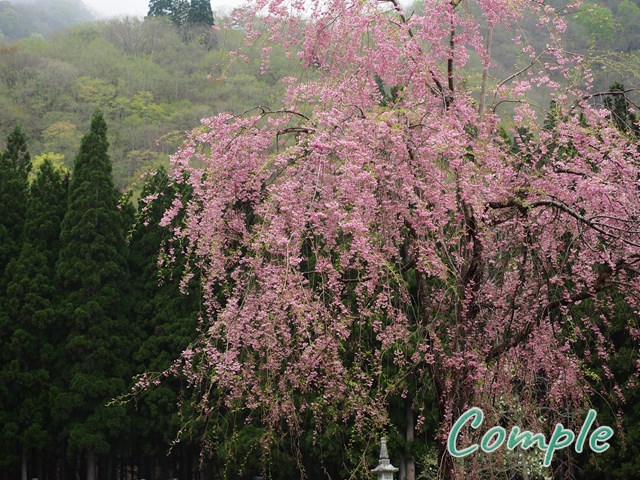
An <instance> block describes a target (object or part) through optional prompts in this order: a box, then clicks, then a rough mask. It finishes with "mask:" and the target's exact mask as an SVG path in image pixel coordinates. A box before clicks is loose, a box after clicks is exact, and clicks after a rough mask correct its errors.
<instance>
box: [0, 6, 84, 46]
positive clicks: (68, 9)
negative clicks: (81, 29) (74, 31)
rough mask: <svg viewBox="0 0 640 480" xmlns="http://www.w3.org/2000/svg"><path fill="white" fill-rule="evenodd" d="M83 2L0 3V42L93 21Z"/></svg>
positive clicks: (45, 33) (47, 32)
mask: <svg viewBox="0 0 640 480" xmlns="http://www.w3.org/2000/svg"><path fill="white" fill-rule="evenodd" d="M94 19H95V16H94V15H93V14H92V13H91V12H90V11H89V9H88V8H87V6H86V5H85V4H84V3H82V1H81V0H11V1H6V0H3V1H0V41H9V42H11V41H14V40H18V39H19V38H22V37H28V36H29V35H31V34H34V33H36V34H41V35H47V34H49V33H51V32H53V31H55V30H59V29H61V28H64V27H68V26H70V25H77V24H79V23H83V22H87V21H90V20H94Z"/></svg>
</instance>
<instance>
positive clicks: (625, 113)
mask: <svg viewBox="0 0 640 480" xmlns="http://www.w3.org/2000/svg"><path fill="white" fill-rule="evenodd" d="M609 93H610V95H609V96H607V97H606V98H605V102H604V104H605V106H606V107H607V109H608V110H609V111H610V112H611V119H612V121H613V123H614V125H615V126H616V127H617V128H618V130H620V131H621V132H628V133H631V134H634V135H638V134H639V133H640V132H639V129H638V125H637V123H636V122H637V119H636V116H635V114H634V113H632V112H631V110H630V104H629V100H628V99H627V96H626V92H625V88H624V85H623V84H621V83H620V82H615V83H613V84H611V86H610V87H609Z"/></svg>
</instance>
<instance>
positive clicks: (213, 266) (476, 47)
mask: <svg viewBox="0 0 640 480" xmlns="http://www.w3.org/2000/svg"><path fill="white" fill-rule="evenodd" d="M576 6H577V5H570V6H567V7H566V8H564V9H562V10H560V11H555V10H554V9H553V8H551V7H550V6H549V5H546V4H543V3H539V2H525V1H520V0H490V1H486V0H482V1H479V2H478V3H477V4H475V3H472V2H470V1H467V2H463V1H461V0H457V1H430V0H427V1H426V2H425V14H423V15H420V14H417V13H415V14H413V15H411V16H409V15H407V14H405V13H404V12H403V10H402V8H401V7H400V6H399V4H398V3H396V2H395V1H393V0H391V1H386V2H383V1H352V0H331V1H329V2H324V1H293V2H284V1H281V0H260V1H257V2H255V3H254V4H252V6H251V7H250V8H249V9H248V10H246V11H245V12H244V14H245V15H247V16H248V18H249V19H251V21H252V22H253V23H251V22H250V23H249V34H248V39H249V41H250V43H253V44H256V43H257V44H260V45H263V51H264V54H265V62H267V61H268V54H269V51H270V48H271V47H270V45H272V44H280V45H283V46H284V48H286V49H288V50H289V51H290V52H291V54H292V55H294V54H297V55H299V57H300V59H301V61H302V62H303V64H304V65H305V66H306V68H308V69H309V70H310V71H311V74H309V75H308V76H306V75H305V80H298V79H294V78H289V79H286V80H285V81H286V82H287V84H288V91H287V95H286V99H285V103H284V104H285V107H284V108H283V109H281V110H278V111H272V110H270V109H268V108H266V107H262V108H257V109H256V110H254V111H253V112H249V113H247V114H246V115H243V116H233V115H230V114H221V115H218V116H216V117H213V118H207V119H204V120H203V121H202V126H201V127H200V128H197V129H196V130H194V131H193V132H192V134H191V135H190V136H189V139H188V140H187V142H186V143H185V144H184V146H183V147H182V148H181V149H180V151H179V152H178V153H177V154H176V155H174V157H173V171H172V174H173V176H174V179H175V180H176V181H177V182H178V183H181V182H186V183H188V184H189V187H190V189H189V197H188V198H184V199H180V198H178V199H176V201H175V202H174V204H173V206H172V208H171V209H169V210H168V211H167V212H166V214H165V218H164V220H163V222H164V224H165V225H174V227H175V230H174V232H175V236H176V237H177V238H178V239H180V240H181V244H182V245H183V247H184V253H186V254H187V255H188V257H189V258H190V259H191V260H190V263H189V268H188V269H187V271H186V272H185V281H187V280H188V279H189V278H191V276H193V275H196V274H197V275H198V278H199V279H200V280H201V282H202V283H203V286H204V289H203V291H204V292H205V293H204V302H205V305H206V311H205V312H204V315H203V321H202V324H201V329H200V330H201V331H200V337H199V339H198V341H197V342H195V343H194V344H193V346H192V348H190V349H188V350H187V351H185V352H184V353H183V355H182V358H181V360H180V362H179V365H177V366H176V369H179V370H180V371H181V372H182V373H184V374H186V375H187V377H188V378H189V380H190V381H191V382H192V384H193V386H194V387H197V388H198V389H199V391H201V392H202V396H201V397H200V399H201V404H200V407H201V412H202V413H203V415H205V416H208V415H211V414H213V413H215V411H216V408H215V407H214V406H215V405H218V406H222V408H224V409H239V410H243V411H246V412H249V413H251V414H252V415H253V416H254V418H255V419H257V420H259V421H261V422H264V424H267V425H271V426H272V427H273V428H276V429H281V428H284V427H285V426H286V428H288V429H289V430H292V431H294V432H295V431H296V429H298V428H300V426H301V424H302V418H303V416H306V415H308V414H312V415H313V417H314V418H317V419H318V424H321V420H320V419H325V420H326V421H348V422H351V421H353V422H355V423H356V424H358V425H361V426H371V425H372V424H373V425H378V426H381V425H382V426H383V425H385V424H387V423H388V422H389V418H388V410H387V406H388V404H389V401H390V399H391V398H392V397H394V396H402V395H407V394H410V395H411V396H412V397H413V398H414V399H417V398H421V397H420V395H419V391H420V390H421V389H424V388H433V389H434V390H435V393H436V398H437V402H438V407H439V411H440V416H441V418H440V421H441V433H442V435H443V436H444V435H446V433H447V432H448V430H449V428H450V426H451V423H452V421H454V420H455V417H457V415H459V414H460V413H461V412H462V411H464V409H465V408H467V407H468V406H471V405H476V406H481V407H483V408H485V409H486V410H485V411H486V412H488V415H493V416H494V417H495V416H498V417H500V416H501V417H502V418H503V419H506V422H507V423H508V424H519V425H522V426H524V427H527V426H531V428H532V429H536V431H541V430H544V429H546V428H551V426H552V425H553V423H554V422H555V421H558V420H559V419H562V421H563V422H564V423H565V425H566V424H569V425H571V424H572V422H573V420H572V418H574V417H573V416H574V413H572V412H574V411H575V412H576V413H575V421H576V422H578V421H579V420H580V419H582V416H581V411H580V410H579V407H582V406H584V402H585V401H586V399H587V398H588V394H589V392H590V391H591V390H590V389H591V388H593V385H592V384H591V383H590V382H589V380H590V378H592V377H593V375H590V372H589V370H588V367H587V364H588V360H589V358H598V357H599V358H600V359H601V361H602V362H606V360H607V357H608V352H607V350H608V348H609V346H608V341H607V339H606V326H607V321H608V320H607V319H608V316H609V315H610V314H611V313H612V308H613V307H612V305H613V301H612V298H614V297H615V298H616V299H617V301H620V299H623V300H622V301H623V302H624V303H626V304H627V305H628V306H629V308H630V310H631V311H632V312H634V315H637V314H638V310H639V303H638V301H639V295H640V277H639V276H638V266H639V264H640V235H639V233H640V217H639V215H640V189H639V187H638V179H639V178H640V155H639V154H638V145H637V142H635V141H634V139H633V138H631V137H630V136H627V135H626V134H624V133H621V132H620V131H619V130H618V129H617V128H616V126H615V124H614V123H613V122H611V120H610V119H609V118H608V111H607V110H605V109H602V108H597V107H596V106H593V104H592V102H591V101H590V100H591V99H592V98H594V95H597V92H594V91H593V90H591V87H590V75H589V72H588V70H587V69H586V68H583V67H582V65H581V58H580V57H577V56H572V55H571V54H569V53H566V52H565V51H564V50H563V49H562V32H563V31H564V28H565V25H564V22H563V20H562V19H563V16H564V15H566V14H567V13H570V12H571V11H572V10H573V9H575V8H576ZM303 12H304V15H303ZM525 14H527V15H530V14H533V15H537V16H538V18H539V25H540V29H541V31H542V32H546V33H547V34H548V39H547V44H546V47H544V49H543V50H541V51H539V50H535V49H534V48H533V46H531V45H526V44H524V42H523V41H522V40H517V41H518V42H520V43H521V45H522V49H523V52H524V54H525V55H526V58H527V60H526V61H525V63H524V65H523V67H522V68H521V69H519V70H516V71H514V74H513V75H512V76H510V77H508V78H506V79H504V81H502V82H496V84H495V85H494V86H493V87H488V86H487V85H488V83H487V81H486V75H485V76H484V79H483V80H482V81H481V82H479V83H478V85H474V84H473V82H472V81H471V79H466V81H463V80H464V79H465V67H466V65H467V62H468V60H469V59H470V58H472V57H477V58H480V60H481V64H483V65H485V69H487V68H489V67H490V55H489V49H490V34H489V35H487V33H488V32H491V31H492V30H493V28H498V27H499V26H500V24H504V25H506V26H507V27H509V26H510V25H511V24H512V23H513V22H515V21H516V20H517V19H518V18H520V16H522V15H525ZM252 27H253V28H252ZM488 37H489V38H488ZM260 42H263V43H260ZM239 55H241V52H239ZM265 65H267V64H265ZM265 68H268V66H265ZM474 78H475V77H474ZM534 88H543V89H546V91H547V93H548V94H549V95H550V98H553V100H554V101H555V103H554V107H553V111H552V112H551V113H550V115H552V117H553V118H552V120H553V121H552V122H549V121H547V122H545V126H544V127H543V126H542V123H543V120H544V116H545V113H544V112H542V113H541V111H540V110H537V109H536V108H534V107H533V106H531V105H530V104H529V103H528V101H527V98H528V97H527V94H528V92H529V91H530V90H531V89H534ZM510 108H511V110H510ZM501 125H505V126H506V127H507V128H506V129H505V128H501ZM509 126H513V127H514V128H513V129H512V130H510V129H509ZM516 127H517V128H516ZM522 132H526V133H525V134H523V133H522ZM179 213H181V215H182V214H184V218H185V220H184V223H183V224H180V225H178V223H177V222H176V221H175V219H176V218H177V216H178V214H179ZM166 253H168V254H171V253H173V254H176V252H171V251H167V252H166ZM169 256H170V255H169ZM584 301H589V302H591V303H590V305H591V306H590V308H589V309H580V308H579V307H577V306H578V305H579V304H580V303H581V302H584ZM629 334H630V335H631V336H632V338H637V334H638V331H637V330H636V327H635V326H634V324H633V323H632V322H630V325H629ZM416 378H418V379H420V380H419V381H418V382H417V383H416V380H415V379H416ZM412 382H413V383H412ZM622 388H624V386H620V387H616V390H614V393H616V394H618V393H619V394H622ZM410 392H411V393H410ZM417 392H418V393H417ZM414 403H415V405H414V407H415V408H416V409H417V410H420V409H421V408H422V407H423V406H424V405H420V404H419V402H418V401H417V400H416V401H415V402H414ZM536 426H537V427H538V428H536ZM496 458H498V456H497V455H496V456H493V457H492V461H499V460H496ZM447 468H448V467H447Z"/></svg>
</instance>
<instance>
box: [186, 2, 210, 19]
mask: <svg viewBox="0 0 640 480" xmlns="http://www.w3.org/2000/svg"><path fill="white" fill-rule="evenodd" d="M187 20H188V22H189V23H191V24H194V25H198V24H202V25H213V12H212V11H211V2H210V1H209V0H191V5H190V6H189V15H188V19H187Z"/></svg>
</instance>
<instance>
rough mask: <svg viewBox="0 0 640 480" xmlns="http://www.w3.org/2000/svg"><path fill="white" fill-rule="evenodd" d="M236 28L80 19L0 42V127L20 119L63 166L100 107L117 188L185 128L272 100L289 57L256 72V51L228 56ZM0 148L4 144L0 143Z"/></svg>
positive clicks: (289, 68) (38, 148)
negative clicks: (242, 58)
mask: <svg viewBox="0 0 640 480" xmlns="http://www.w3.org/2000/svg"><path fill="white" fill-rule="evenodd" d="M242 38H243V33H242V31H241V30H240V29H237V28H235V29H230V28H225V29H220V30H218V31H215V32H213V33H209V32H208V31H207V32H203V31H202V29H201V28H196V27H194V28H193V29H192V28H189V27H183V28H179V27H176V26H175V25H174V24H173V23H172V22H171V21H170V19H169V18H167V17H157V18H147V19H145V20H139V19H135V18H124V19H118V20H110V21H107V22H101V23H92V24H85V25H82V26H78V27H74V28H71V29H69V30H66V31H62V32H58V33H55V34H53V35H51V36H50V37H49V38H47V39H44V38H42V37H32V38H25V39H22V40H20V41H18V42H17V43H15V44H6V43H5V44H4V45H2V46H0V111H2V115H1V116H0V131H4V132H8V131H10V129H11V128H13V126H14V125H21V126H22V128H23V129H24V131H25V133H26V134H27V136H28V137H29V139H30V144H31V149H32V151H33V152H34V155H35V156H40V155H43V154H47V155H49V156H52V157H54V158H58V159H62V161H63V162H64V163H65V164H66V165H67V166H68V167H70V166H71V162H72V161H73V158H74V156H75V152H77V150H78V147H79V141H80V137H81V135H82V133H81V132H83V131H84V130H86V128H87V126H88V122H89V119H90V117H91V114H92V112H93V110H94V109H95V108H96V107H99V108H101V109H102V110H103V112H104V114H105V118H106V119H107V121H108V122H109V126H110V131H109V140H110V142H111V156H112V158H113V163H114V178H115V182H116V185H117V187H118V188H120V189H124V188H127V187H129V186H130V185H131V184H132V183H133V182H135V181H136V180H137V179H138V178H139V176H140V174H141V173H142V172H143V171H144V170H146V169H149V168H150V167H152V166H153V165H156V164H161V163H165V164H166V162H167V159H168V156H169V154H171V153H173V152H174V151H175V150H176V148H177V145H178V144H179V143H180V142H181V141H182V138H183V132H184V131H186V130H188V129H190V128H193V127H194V126H196V125H197V124H198V122H199V121H200V119H201V118H204V117H207V116H211V115H213V114H215V113H219V112H222V111H232V112H235V113H241V112H243V111H244V110H246V109H248V108H251V107H253V106H256V105H265V104H266V105H269V106H274V105H277V104H278V102H279V100H278V99H279V93H281V92H282V90H283V86H282V83H281V82H280V79H281V78H282V77H283V76H285V75H293V76H295V75H297V73H298V70H297V67H296V63H295V62H293V61H290V60H287V59H286V58H284V56H283V55H282V54H280V53H279V52H278V51H274V52H273V54H272V56H273V59H274V60H275V61H274V62H272V63H271V65H270V67H269V69H268V71H266V72H264V74H260V64H261V60H260V58H261V54H262V52H261V51H249V52H245V55H248V57H249V58H247V61H234V58H233V57H232V54H231V52H232V51H233V50H235V49H237V48H238V47H239V46H240V44H241V42H242ZM0 145H2V142H1V141H0Z"/></svg>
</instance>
